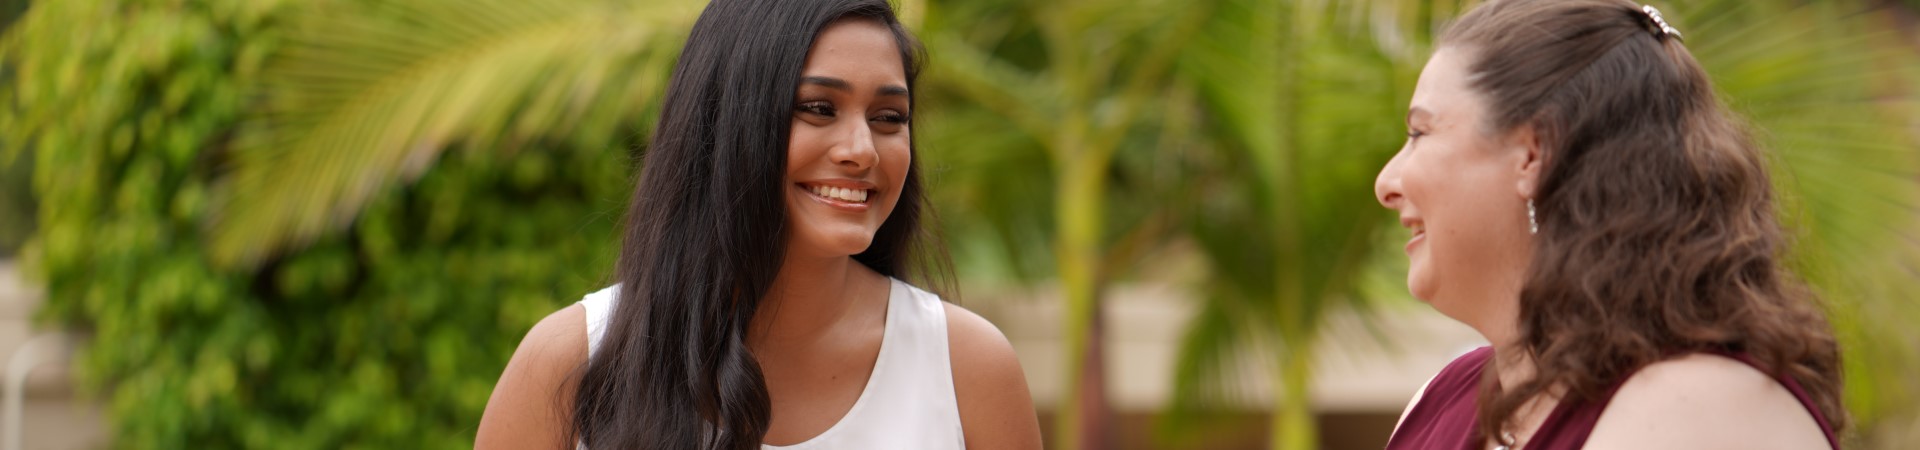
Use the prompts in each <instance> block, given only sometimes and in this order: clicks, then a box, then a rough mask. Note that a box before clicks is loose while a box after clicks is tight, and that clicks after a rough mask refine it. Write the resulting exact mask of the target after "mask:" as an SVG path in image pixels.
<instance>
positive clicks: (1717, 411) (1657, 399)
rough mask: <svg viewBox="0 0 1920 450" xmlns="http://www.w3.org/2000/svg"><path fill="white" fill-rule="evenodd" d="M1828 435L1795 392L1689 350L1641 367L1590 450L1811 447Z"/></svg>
mask: <svg viewBox="0 0 1920 450" xmlns="http://www.w3.org/2000/svg"><path fill="white" fill-rule="evenodd" d="M1827 447H1828V444H1827V441H1826V435H1825V433H1823V432H1822V431H1821V429H1820V425H1819V424H1818V423H1817V422H1815V421H1814V420H1813V415H1812V414H1811V413H1808V412H1807V409H1806V407H1804V406H1802V405H1801V404H1800V401H1799V399H1797V398H1795V397H1794V396H1793V393H1792V392H1789V391H1787V388H1786V387H1785V386H1783V385H1781V384H1780V383H1779V382H1778V381H1775V380H1774V379H1773V378H1772V377H1769V376H1767V374H1765V373H1762V372H1760V371H1759V370H1757V369H1754V368H1753V367H1752V366H1748V365H1747V364H1746V363H1742V362H1740V361H1737V360H1734V359H1732V358H1728V357H1724V356H1719V355H1711V354H1692V355H1687V356H1682V357H1678V358H1674V359H1670V360H1666V361H1661V362H1658V363H1654V364H1652V365H1648V366H1647V367H1645V368H1643V369H1640V371H1639V372H1637V373H1635V374H1634V375H1633V376H1632V377H1630V378H1628V379H1627V382H1626V383H1625V384H1623V385H1621V386H1620V391H1619V392H1618V393H1616V394H1615V395H1614V397H1613V401H1612V402H1610V403H1608V404H1607V409H1606V412H1605V413H1602V414H1601V415H1600V421H1599V423H1597V424H1595V425H1594V429H1593V434H1592V435H1591V437H1589V438H1588V440H1587V448H1590V449H1616V448H1618V449H1626V448H1635V449H1663V448H1672V449H1683V448H1685V449H1693V448H1746V449H1812V448H1827Z"/></svg>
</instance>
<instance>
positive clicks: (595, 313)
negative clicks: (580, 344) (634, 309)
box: [580, 284, 620, 358]
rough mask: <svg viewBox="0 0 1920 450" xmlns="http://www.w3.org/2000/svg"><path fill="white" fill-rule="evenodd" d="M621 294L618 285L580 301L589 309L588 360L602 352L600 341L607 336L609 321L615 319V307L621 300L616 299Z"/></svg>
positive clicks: (581, 304)
mask: <svg viewBox="0 0 1920 450" xmlns="http://www.w3.org/2000/svg"><path fill="white" fill-rule="evenodd" d="M619 293H620V285H618V284H616V285H612V286H607V288H606V289H601V290H600V291H599V292H594V293H592V294H587V296H586V297H583V298H581V299H580V306H582V307H585V308H586V309H587V314H586V316H587V357H588V358H592V357H593V354H594V353H597V352H599V351H600V339H601V338H604V337H606V336H607V321H608V320H610V319H611V318H612V317H613V305H614V303H616V301H617V300H619V299H617V298H615V297H618V296H619V295H620V294H619Z"/></svg>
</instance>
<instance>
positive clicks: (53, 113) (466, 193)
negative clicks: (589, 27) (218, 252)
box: [0, 0, 640, 449]
mask: <svg viewBox="0 0 1920 450" xmlns="http://www.w3.org/2000/svg"><path fill="white" fill-rule="evenodd" d="M309 6H310V5H306V4H295V3H290V2H263V1H259V0H225V1H204V2H184V3H183V2H178V1H164V0H124V1H101V2H45V3H40V4H35V5H34V9H32V10H30V11H29V12H28V14H27V16H26V17H25V18H23V19H22V20H21V21H20V22H18V23H17V24H16V25H17V27H16V28H15V29H12V30H8V31H9V34H8V35H7V37H6V40H5V42H4V44H0V64H4V66H3V67H0V71H4V72H10V73H12V74H14V75H13V78H12V79H9V80H6V81H7V82H8V84H7V85H6V87H5V88H4V89H0V105H6V108H7V109H6V110H5V115H4V116H0V149H24V150H26V151H30V152H32V155H33V156H34V157H35V158H36V159H37V161H38V162H39V165H38V166H37V171H36V173H35V175H36V176H35V179H34V185H35V188H36V191H37V193H38V195H39V197H40V206H39V212H40V221H41V227H40V232H39V233H38V234H37V235H35V236H34V237H33V238H32V239H31V241H29V243H28V244H27V247H26V248H25V249H24V251H23V256H25V257H26V258H27V260H28V261H30V264H31V270H32V271H33V272H34V273H35V274H36V275H37V276H39V277H41V278H42V280H43V281H44V282H45V283H46V285H47V295H48V298H47V302H46V306H45V307H44V309H43V310H42V311H41V313H42V316H43V319H45V320H47V321H50V322H52V323H53V324H57V325H61V326H65V327H69V328H71V329H74V330H76V331H78V332H80V333H81V334H83V335H85V336H87V337H88V340H87V341H86V344H84V346H83V348H82V351H81V353H80V358H81V360H80V369H81V376H82V377H83V384H84V385H86V386H89V387H92V388H93V389H92V390H93V391H94V394H95V395H98V396H99V398H100V399H101V400H104V401H105V402H106V404H107V407H108V414H109V416H110V417H111V422H112V427H113V431H112V433H113V435H114V436H115V443H114V444H113V447H115V448H278V449H299V448H369V447H371V448H409V449H412V448H461V447H466V446H468V445H470V442H471V438H472V430H473V427H474V425H475V424H476V423H478V421H479V414H480V412H481V410H482V409H483V407H484V406H485V403H486V400H487V396H488V394H489V393H490V391H491V390H492V386H493V382H494V381H495V379H496V378H497V377H498V375H499V373H500V370H501V368H502V367H503V366H504V364H505V363H506V360H507V358H508V357H509V356H510V355H511V354H512V352H513V349H514V346H515V344H516V343H517V342H518V341H519V339H520V337H521V336H522V335H523V333H525V331H526V330H527V329H528V328H529V327H531V326H532V324H533V323H534V322H536V321H537V320H539V318H541V317H543V316H544V315H546V314H547V313H550V312H552V311H553V310H555V309H556V308H558V307H560V306H562V305H564V304H566V303H568V302H570V301H572V300H573V299H576V298H578V296H579V295H581V294H583V293H585V292H587V291H589V290H591V289H594V288H595V287H596V286H598V285H600V284H601V283H603V282H604V281H605V274H606V272H607V268H608V267H610V266H611V262H612V257H613V254H614V252H613V249H614V246H613V244H612V242H613V231H612V230H613V224H614V222H616V220H617V217H618V215H619V213H620V212H621V211H622V210H623V208H624V203H625V199H626V197H627V195H628V189H629V188H630V186H631V184H630V182H629V181H628V179H627V174H628V173H629V170H630V169H631V167H630V166H629V164H628V163H627V161H630V156H629V154H628V151H627V148H628V147H629V146H630V145H631V144H632V142H631V140H632V139H635V138H634V136H638V134H637V133H636V132H635V131H634V130H633V129H632V128H631V127H628V128H627V129H624V130H608V131H607V132H604V133H600V134H599V135H598V136H599V137H600V139H599V142H598V145H594V144H593V143H592V140H591V139H581V138H580V136H568V137H567V139H564V140H563V139H557V138H556V139H552V140H535V141H532V142H526V143H523V144H524V145H523V146H522V148H523V150H521V151H517V152H500V151H493V149H492V148H487V149H484V150H483V149H471V150H469V149H465V148H463V145H461V144H460V143H458V142H455V143H453V144H451V145H450V146H449V149H448V150H447V151H446V152H444V153H443V154H442V156H441V157H440V160H439V161H438V162H437V163H436V165H435V169H434V170H432V171H429V172H427V173H425V174H424V175H423V176H422V177H421V178H419V179H418V180H417V181H415V182H413V183H411V184H408V185H405V186H403V187H398V188H393V189H387V190H386V191H385V192H382V193H379V194H375V195H374V196H373V197H372V200H371V202H370V203H369V204H368V206H367V207H366V208H365V209H364V210H362V211H361V212H360V214H359V216H358V217H357V219H356V220H355V221H354V223H353V224H351V225H350V226H348V227H346V228H342V229H340V230H337V231H334V232H330V233H328V234H325V235H323V236H321V237H319V238H318V240H317V242H315V243H314V244H313V245H311V246H307V247H303V248H302V249H300V250H297V251H294V252H291V253H282V254H279V255H278V256H275V257H272V258H270V259H268V260H266V261H265V262H264V263H262V264H259V265H257V266H244V267H227V266H222V265H217V264H213V263H212V262H211V261H212V259H210V258H209V255H208V254H207V253H206V250H205V245H204V243H205V242H206V241H208V240H209V239H210V237H211V236H210V235H209V232H208V231H206V230H208V228H207V227H206V223H207V220H206V219H207V215H209V214H212V213H213V212H214V211H215V210H214V209H213V207H212V206H210V205H211V204H212V202H211V200H210V198H212V197H213V196H212V195H211V194H209V193H210V192H211V191H213V190H214V189H216V187H215V186H217V185H216V180H217V179H218V177H219V176H220V175H222V173H223V171H224V170H226V169H228V168H229V166H230V165H231V164H230V163H229V161H228V160H229V159H230V158H231V156H230V155H229V154H228V153H229V152H228V150H229V149H230V148H231V147H232V146H231V142H232V141H233V139H234V136H235V134H236V130H237V129H239V128H241V127H242V126H243V125H242V124H243V123H245V122H244V119H245V116H246V114H247V111H248V108H250V107H252V106H253V105H255V104H256V103H257V99H256V97H257V96H256V95H254V92H253V91H249V90H248V89H249V88H250V87H251V86H254V85H255V84H256V82H257V81H258V80H257V79H256V77H257V76H258V75H257V74H259V73H261V72H262V68H263V67H265V66H266V64H267V63H268V59H269V56H270V55H271V54H272V52H274V51H275V50H276V48H277V47H278V46H280V45H281V42H282V41H283V38H284V37H285V34H284V33H283V31H282V29H283V28H284V26H285V24H286V22H287V21H289V20H290V18H292V17H295V16H296V15H298V14H302V13H303V12H304V11H305V10H306V8H308V7H309ZM628 119H629V120H628V121H627V122H626V123H639V122H640V121H639V120H638V118H628ZM589 137H591V136H589ZM582 141H587V142H588V143H587V144H581V143H580V142H582Z"/></svg>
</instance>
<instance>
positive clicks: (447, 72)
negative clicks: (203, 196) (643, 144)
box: [210, 0, 697, 263]
mask: <svg viewBox="0 0 1920 450" xmlns="http://www.w3.org/2000/svg"><path fill="white" fill-rule="evenodd" d="M331 6H334V7H336V8H337V9H332V10H328V11H322V12H321V13H319V14H316V15H314V16H312V17H311V18H310V19H309V20H308V21H306V22H304V23H301V24H298V25H297V26H296V27H297V31H296V32H295V33H294V37H293V38H292V42H291V43H290V45H289V46H288V47H289V48H288V49H287V50H286V51H285V52H284V54H283V55H281V56H280V57H279V58H278V59H277V60H275V61H274V62H272V63H271V64H270V66H269V69H268V70H267V72H266V73H265V74H264V76H263V78H264V80H265V81H264V82H263V83H262V86H261V90H262V91H263V93H264V96H265V101H266V108H265V109H266V113H265V114H263V115H262V116H261V117H259V120H256V121H254V122H253V123H250V124H248V125H247V126H246V128H245V129H244V130H242V133H241V136H240V137H239V139H238V141H237V145H236V148H235V149H234V150H233V165H234V167H233V168H232V170H233V172H232V175H231V177H230V178H229V181H228V182H227V183H226V185H225V186H224V190H223V192H222V195H223V196H224V200H225V203H224V208H223V209H222V210H221V211H220V213H219V214H217V215H216V216H215V218H214V219H213V220H212V223H211V224H210V226H211V227H213V229H214V230H215V231H216V239H215V240H214V242H213V243H212V251H213V254H214V255H215V257H216V258H217V259H220V260H222V261H223V262H228V263H236V262H237V263H246V262H251V261H256V260H258V259H259V258H261V257H263V256H265V255H267V254H269V253H271V252H273V251H275V250H277V249H280V248H283V247H285V246H289V245H298V244H301V243H304V242H306V241H308V240H311V239H313V238H314V237H315V236H318V235H320V234H321V233H323V232H325V231H327V230H329V229H332V228H335V227H340V226H343V225H345V224H347V223H349V222H351V221H352V219H353V218H354V217H355V215H356V213H357V212H358V210H359V209H360V208H361V207H362V206H363V205H364V204H365V202H366V201H367V200H368V199H369V198H370V197H371V196H373V195H375V194H376V193H378V192H381V190H382V189H383V188H385V187H387V186H389V185H391V184H393V183H396V182H402V181H404V180H406V179H408V178H410V177H414V176H417V175H419V174H420V173H421V172H422V171H423V170H425V169H426V168H427V167H429V166H430V165H432V163H433V161H435V159H436V158H437V157H438V155H439V153H440V151H441V150H442V149H443V148H446V147H447V146H448V144H450V143H452V142H453V141H456V140H461V141H465V143H466V144H467V145H468V146H470V147H472V148H483V149H499V151H510V150H512V149H514V148H516V147H518V146H520V145H524V144H526V143H527V142H528V141H529V140H532V139H534V138H535V137H543V136H568V135H569V134H570V133H578V132H595V133H597V134H601V135H603V136H604V135H605V134H607V133H610V132H614V131H612V130H614V129H617V128H628V129H637V125H638V124H633V123H614V122H613V121H622V120H628V121H631V120H636V119H637V118H638V117H639V116H640V115H641V113H642V112H643V111H645V110H646V109H647V108H648V107H649V105H650V104H652V103H653V102H654V99H653V97H654V96H655V95H656V93H657V92H659V91H660V88H661V86H660V83H661V82H662V81H663V79H664V74H665V72H666V71H665V68H666V67H667V65H668V64H670V63H671V58H670V56H671V49H673V48H675V47H674V46H673V45H672V44H675V43H676V42H675V41H677V39H676V38H677V37H678V36H679V35H680V34H682V33H683V30H685V29H686V27H687V26H688V24H689V23H690V20H691V19H692V18H693V16H694V13H696V12H697V11H696V10H694V9H692V8H690V6H691V5H689V2H684V1H669V2H644V5H639V4H632V2H614V1H595V0H463V1H453V0H424V1H413V2H374V3H371V4H369V5H368V6H365V7H359V6H358V5H352V4H335V5H331Z"/></svg>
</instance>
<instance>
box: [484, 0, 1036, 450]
mask: <svg viewBox="0 0 1920 450" xmlns="http://www.w3.org/2000/svg"><path fill="white" fill-rule="evenodd" d="M919 59H920V54H919V50H918V46H917V44H915V43H914V41H913V40H912V38H911V37H910V36H909V35H908V34H907V32H906V31H905V30H904V29H903V28H902V27H901V25H900V23H899V22H898V21H897V19H896V18H895V15H894V12H893V10H892V8H891V7H890V6H889V5H888V4H886V3H885V2H884V1H883V0H715V1H714V2H712V3H711V4H710V5H708V6H707V7H706V9H705V11H703V12H702V13H701V15H700V18H699V19H698V21H697V22H696V23H695V25H694V27H693V29H692V31H691V33H690V35H689V36H688V38H687V44H686V46H685V48H684V50H683V51H682V53H681V54H680V57H679V60H678V62H677V64H676V65H675V67H674V70H673V75H672V78H671V81H670V82H669V85H668V87H667V90H666V93H665V97H664V98H665V100H664V103H663V105H662V107H661V110H660V119H659V122H658V124H657V126H655V127H654V129H653V134H652V139H651V141H650V143H649V145H648V146H647V148H646V150H645V156H644V161H643V166H642V169H641V175H640V178H639V182H638V183H637V186H636V187H635V189H634V194H633V197H632V200H631V202H630V204H629V206H628V211H627V215H626V219H625V222H624V225H623V226H624V227H625V228H624V236H623V242H622V248H621V249H620V258H619V263H618V265H617V267H616V272H615V277H616V281H617V282H618V284H615V285H614V286H613V287H609V288H607V289H605V290H602V291H600V292H596V293H593V294H591V295H588V296H587V297H586V298H585V299H583V300H581V301H580V302H579V303H577V304H574V305H571V306H568V307H566V308H564V309H562V310H560V311H558V312H555V313H553V314H552V315H550V316H548V317H547V318H546V319H544V320H542V321H541V322H540V323H539V324H538V325H536V326H535V327H534V328H533V330H532V331H530V332H528V334H527V337H526V338H525V339H524V340H523V341H522V343H521V344H520V347H519V349H518V350H516V351H515V353H514V355H513V359H512V361H511V362H509V363H508V365H507V368H506V370H505V372H504V373H503V374H502V375H501V377H500V381H499V384H498V385H497V387H496V388H495V390H494V393H493V396H492V398H491V399H490V400H489V401H488V404H487V409H486V413H485V415H484V417H483V418H482V420H481V424H480V428H479V431H478V436H477V437H476V447H478V448H482V449H496V448H497V449H508V448H511V449H524V448H548V449H552V448H572V447H576V446H577V447H580V448H592V449H753V448H792V449H828V448H831V449H903V448H914V449H959V448H976V449H978V448H992V449H1002V448H1008V449H1018V448H1039V445H1040V436H1039V426H1038V423H1037V421H1036V419H1035V415H1034V411H1033V406H1032V400H1031V399H1030V398H1029V394H1028V391H1027V386H1026V381H1025V377H1024V376H1023V375H1022V373H1021V369H1020V366H1019V362H1018V360H1017V359H1015V357H1014V353H1013V350H1012V347H1011V346H1009V345H1008V343H1007V340H1006V338H1005V337H1003V336H1002V335H1001V334H1000V332H999V330H997V329H995V328H994V326H993V325H992V324H990V323H988V322H986V321H985V320H983V319H981V318H980V317H979V316H977V315H974V314H973V313H971V312H968V311H966V310H965V309H961V308H960V307H958V306H955V305H952V304H950V303H946V302H944V301H942V300H941V299H940V297H938V296H937V295H935V294H933V293H930V292H928V291H925V290H922V289H920V288H918V287H915V286H913V285H910V284H908V283H906V282H905V281H902V279H903V278H910V279H920V280H926V279H929V277H926V276H923V275H924V273H925V272H926V271H928V270H929V269H930V267H929V266H928V264H944V263H945V261H944V260H943V259H942V258H944V257H945V256H944V255H941V254H937V253H934V252H929V251H927V250H926V248H927V246H926V245H925V244H927V243H926V242H923V240H924V239H927V237H926V236H928V233H926V232H925V231H924V230H923V228H924V227H926V226H927V225H926V224H925V223H924V222H923V219H924V218H925V217H926V213H927V205H926V199H925V195H924V193H923V191H922V190H923V189H924V187H923V184H922V179H921V178H920V176H919V173H918V170H917V168H916V166H915V165H914V162H913V160H914V144H913V137H912V128H913V123H914V120H913V111H914V109H913V107H914V103H913V100H914V92H915V91H914V81H915V78H916V76H917V75H918V72H919V70H918V65H917V64H918V63H919ZM935 267H938V266H935Z"/></svg>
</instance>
